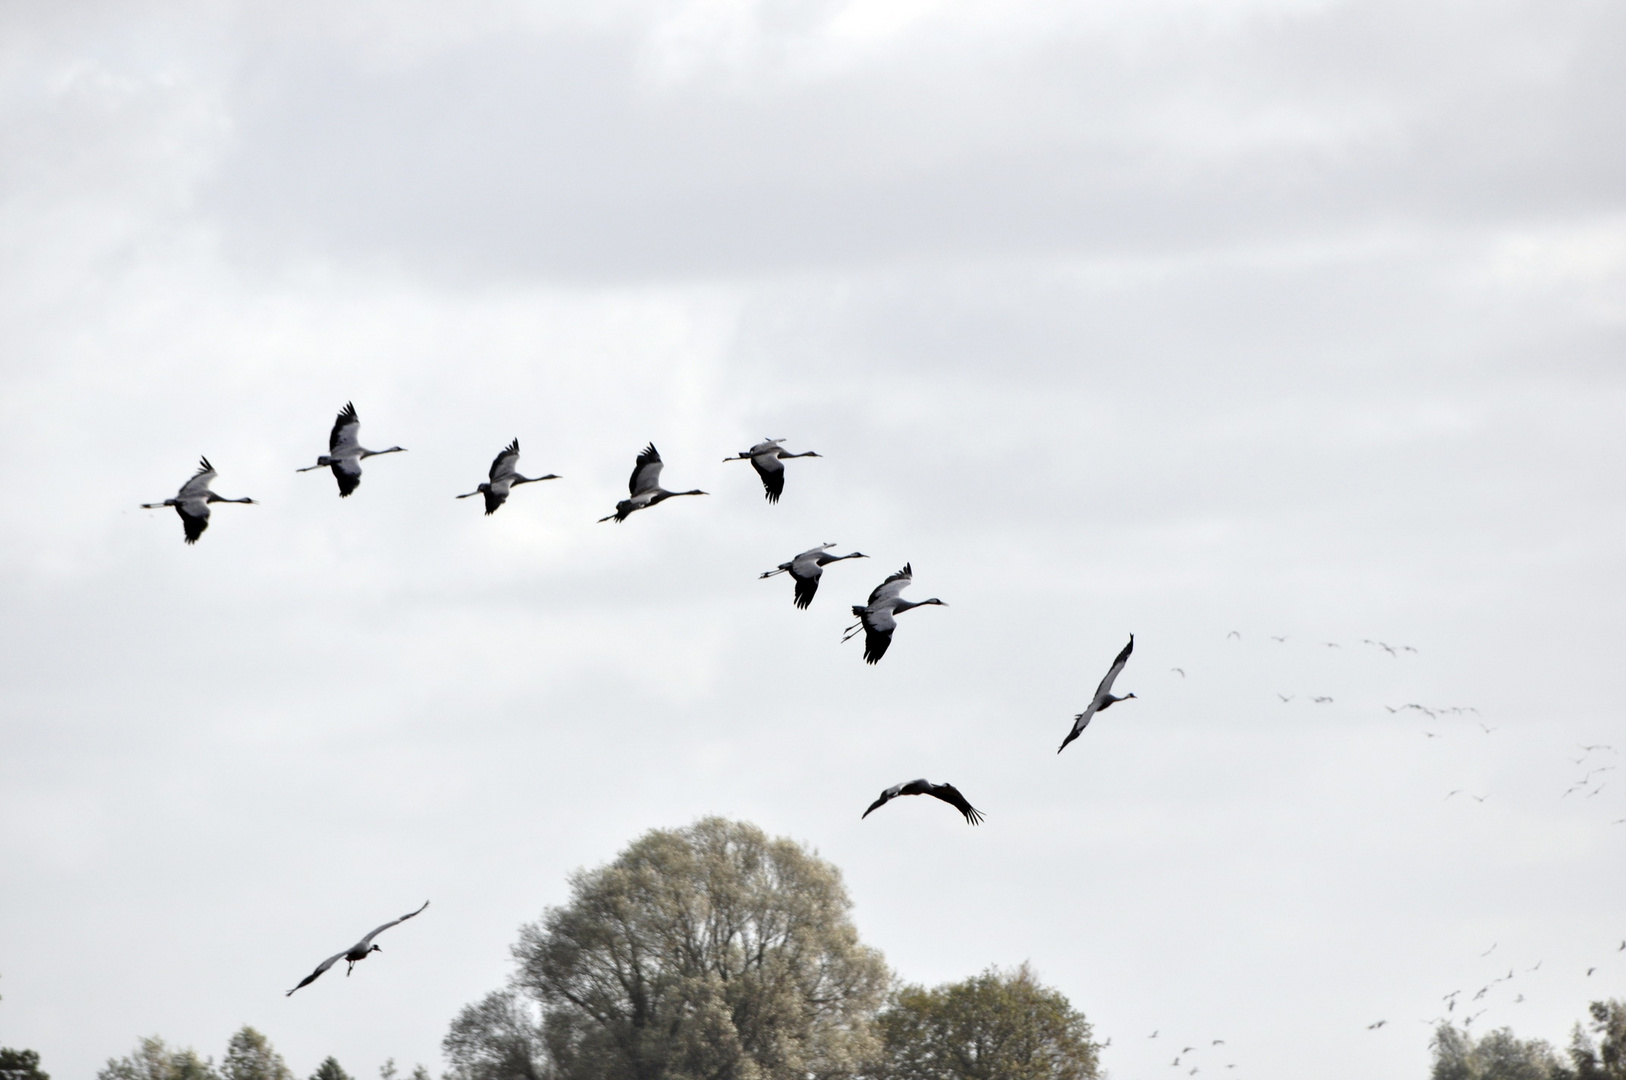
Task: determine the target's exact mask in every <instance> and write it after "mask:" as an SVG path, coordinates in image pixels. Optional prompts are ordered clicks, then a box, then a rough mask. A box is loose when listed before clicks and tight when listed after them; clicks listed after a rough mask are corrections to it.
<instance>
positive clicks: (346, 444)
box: [141, 402, 1135, 996]
mask: <svg viewBox="0 0 1626 1080" xmlns="http://www.w3.org/2000/svg"><path fill="white" fill-rule="evenodd" d="M785 441H786V440H785V439H783V438H777V439H764V440H763V441H761V442H759V443H757V444H756V445H754V446H752V447H751V448H750V449H749V450H742V451H740V452H738V453H736V454H734V455H733V456H731V457H727V458H724V459H723V461H724V462H725V463H726V462H731V461H749V462H750V463H751V467H752V468H753V469H754V470H755V471H756V474H757V476H758V478H759V479H760V480H761V482H762V488H763V494H764V497H765V499H766V500H767V502H768V503H769V504H770V505H772V504H777V503H778V502H779V501H780V499H781V498H782V497H783V496H784V493H785V474H786V469H785V462H786V461H788V460H792V459H795V458H816V457H822V456H823V455H821V454H819V453H818V452H816V451H813V450H803V451H800V452H796V453H793V452H791V451H789V450H786V449H785V448H784V445H783V444H784V443H785ZM404 451H405V447H401V446H391V447H390V448H389V449H387V450H369V449H367V448H366V447H364V446H362V445H361V418H360V415H359V414H358V413H357V411H356V407H355V404H354V403H353V402H346V403H345V406H344V408H343V409H341V410H339V414H338V416H337V417H336V418H335V419H334V422H333V427H332V430H331V431H330V432H329V433H328V452H327V453H326V454H323V455H321V456H319V457H318V458H317V459H316V464H314V465H307V466H304V467H301V468H298V469H296V470H295V471H296V472H311V471H313V470H316V469H328V470H330V471H331V472H332V473H333V478H334V480H335V481H336V482H337V483H338V488H339V496H340V498H346V499H347V498H349V497H350V496H352V495H354V494H355V493H356V491H357V489H358V488H359V487H360V486H361V479H362V462H363V461H365V460H366V459H368V458H372V457H379V456H381V455H384V454H395V453H402V452H404ZM519 457H520V449H519V439H518V438H517V437H516V438H514V439H512V440H510V441H509V443H508V445H507V446H505V447H503V449H502V451H501V452H499V453H498V454H497V456H496V457H495V458H494V459H493V460H492V462H491V466H490V468H489V469H488V470H487V472H486V479H485V480H484V481H482V482H481V483H480V484H479V485H478V486H477V487H476V488H475V489H474V490H473V491H467V492H464V493H462V494H460V495H457V496H455V498H457V499H471V498H473V497H475V496H476V495H479V496H482V497H483V498H484V502H485V514H486V516H487V517H489V516H491V515H492V514H495V513H496V512H497V511H498V510H499V509H501V508H502V507H503V506H504V505H505V504H506V503H507V502H508V500H509V498H510V497H511V495H512V494H513V490H514V489H515V488H517V487H520V486H522V485H525V484H535V483H540V482H541V481H543V480H558V479H561V477H559V476H558V475H556V474H554V473H551V472H550V473H545V474H543V475H541V476H525V475H523V474H522V473H520V471H519ZM665 467H666V463H665V461H663V460H662V458H661V455H660V451H658V450H656V449H655V444H654V443H653V442H651V443H649V444H647V445H646V446H645V447H644V449H643V450H642V451H640V452H639V454H638V456H637V458H636V460H635V461H634V463H633V468H632V475H631V476H630V477H629V478H628V480H627V497H626V498H624V499H621V500H620V501H619V502H617V503H616V504H615V510H614V511H613V512H611V513H609V514H606V515H605V516H604V517H601V518H599V519H598V520H599V521H600V522H601V523H602V522H607V521H614V522H616V523H618V524H620V523H623V522H625V521H626V520H627V519H628V518H630V517H631V516H632V515H633V514H635V513H638V512H640V511H643V510H649V509H651V508H653V507H656V506H659V505H660V504H661V503H663V502H665V501H667V500H668V499H674V498H677V497H679V496H687V495H705V494H708V493H707V492H705V491H702V490H701V489H699V488H691V489H689V490H686V491H676V490H671V489H668V488H666V487H663V486H662V485H661V474H662V471H663V470H664V469H665ZM215 476H216V473H215V470H214V467H213V466H212V465H210V464H209V461H208V459H207V458H204V459H202V460H201V462H200V467H199V469H198V471H197V472H196V473H195V474H193V476H192V477H191V478H190V479H189V480H187V482H186V483H185V484H183V485H182V486H181V489H180V490H179V491H178V492H177V493H176V495H175V497H174V498H172V499H165V500H164V501H163V502H161V503H143V504H141V505H142V506H143V507H144V508H147V509H157V508H160V507H166V506H173V507H174V508H175V511H176V513H177V514H179V515H180V518H181V524H182V526H183V528H184V531H185V540H186V542H187V543H188V544H193V543H196V542H197V540H198V538H199V537H200V536H202V535H203V531H204V530H205V529H206V528H208V526H209V507H210V504H212V503H219V502H237V503H252V502H254V501H255V500H253V499H249V498H239V499H228V498H224V497H222V496H220V495H217V494H215V493H214V492H213V491H212V490H210V484H211V483H212V482H213V481H214V479H215ZM835 546H836V545H835V544H834V543H824V544H820V545H819V546H817V547H813V548H809V549H807V550H806V551H803V552H801V553H800V554H798V555H796V556H794V557H792V558H790V559H788V560H786V561H785V562H782V563H780V564H779V565H778V566H777V567H775V568H774V569H772V570H769V571H766V572H765V573H762V574H761V575H759V576H760V577H761V578H771V577H776V576H778V575H780V574H786V575H788V576H789V577H790V579H791V580H792V581H793V582H794V584H795V588H794V592H793V594H792V598H791V602H792V604H793V605H794V606H795V607H796V608H797V609H798V610H804V611H805V610H807V609H809V608H810V607H811V606H812V604H813V600H814V597H815V596H816V595H817V594H818V591H819V584H820V582H821V580H822V579H823V576H824V570H825V568H826V567H828V566H830V565H832V564H834V563H839V562H845V561H847V560H849V559H867V558H869V556H868V555H866V554H864V553H863V552H861V551H850V552H848V553H847V554H845V555H837V554H833V553H832V551H831V549H832V548H834V547H835ZM913 584H914V567H913V565H912V564H911V563H907V562H906V563H904V564H903V569H901V570H898V571H897V572H895V573H892V574H889V575H887V577H886V578H885V579H884V580H882V581H881V583H880V584H879V585H876V586H875V588H874V589H872V590H871V591H870V593H869V597H868V599H867V600H865V601H864V603H862V604H853V605H852V614H853V616H854V617H855V618H856V619H857V622H855V623H854V624H853V625H852V626H850V627H848V628H847V630H846V632H845V633H844V634H843V635H842V637H841V641H843V642H846V641H849V640H851V639H852V638H854V637H857V636H859V635H860V634H862V635H863V638H864V654H863V659H864V663H865V664H867V665H871V666H873V665H876V664H879V663H880V661H881V659H882V658H883V657H885V656H886V654H887V651H888V650H889V649H890V648H891V646H892V639H893V635H894V634H895V633H896V631H897V626H898V621H897V620H898V616H899V615H901V614H903V613H904V612H906V611H912V610H914V609H916V608H923V607H947V606H948V605H947V604H946V603H945V602H944V601H943V600H940V599H938V598H937V597H935V596H933V597H930V598H927V599H924V600H908V599H905V598H904V596H903V592H904V590H905V589H907V588H909V587H910V586H912V585H913ZM1133 647H1134V638H1133V636H1131V637H1130V643H1129V644H1128V645H1126V646H1124V649H1123V651H1122V652H1120V653H1119V654H1118V657H1117V659H1116V660H1114V661H1113V664H1112V666H1111V668H1110V669H1109V670H1108V672H1107V674H1106V677H1105V678H1103V679H1102V680H1101V684H1100V686H1099V687H1097V689H1096V692H1095V696H1094V698H1092V699H1091V700H1090V702H1089V704H1088V706H1087V707H1086V708H1085V710H1084V712H1082V713H1080V714H1078V716H1077V717H1076V718H1075V720H1074V723H1073V727H1072V730H1071V731H1069V732H1068V734H1067V737H1066V738H1065V739H1064V740H1063V742H1062V747H1063V748H1065V747H1066V746H1067V744H1068V743H1070V742H1072V741H1073V740H1074V739H1076V738H1078V736H1079V734H1080V733H1082V732H1083V730H1084V728H1085V727H1086V726H1088V724H1089V722H1090V719H1091V718H1092V717H1093V716H1095V714H1096V713H1098V712H1100V711H1101V710H1103V709H1105V708H1107V707H1108V706H1110V705H1112V704H1114V703H1116V702H1119V701H1124V700H1127V699H1129V698H1133V697H1134V696H1135V695H1134V694H1125V695H1123V696H1122V697H1114V696H1113V694H1112V686H1113V683H1114V681H1115V680H1116V679H1117V678H1118V676H1119V675H1120V674H1121V673H1122V672H1123V669H1124V665H1125V664H1126V663H1127V662H1128V660H1129V655H1130V652H1131V651H1132V649H1133ZM904 795H930V796H932V797H933V798H935V799H937V800H939V801H941V802H944V803H947V804H948V805H949V806H952V807H953V808H954V809H955V810H957V811H958V812H959V813H960V815H961V817H963V818H964V819H965V821H966V823H967V824H970V825H978V824H981V822H982V821H983V813H982V811H981V810H978V809H977V808H976V807H974V806H972V805H971V802H970V800H969V799H967V798H966V796H965V795H964V794H962V793H961V792H960V789H959V788H957V787H955V786H954V785H953V784H951V783H946V782H945V783H940V784H938V783H932V782H931V781H929V780H925V779H920V780H911V781H907V782H905V783H900V784H894V785H893V786H892V787H889V788H887V789H886V790H884V791H882V792H881V794H880V797H879V798H877V799H876V800H875V801H874V802H872V803H871V804H870V805H869V807H868V808H867V809H866V810H865V811H864V812H863V813H862V814H860V815H859V817H860V819H863V818H867V817H869V815H870V814H872V813H873V812H874V811H876V810H877V809H879V808H880V807H882V806H884V805H886V804H887V803H888V802H890V801H892V800H893V799H896V798H899V797H901V796H904ZM428 906H429V902H428V901H424V904H423V906H422V907H420V908H418V909H417V910H416V911H410V912H408V913H407V914H405V915H402V916H401V917H400V918H397V919H392V920H391V921H389V922H387V923H384V924H383V925H382V926H379V927H376V928H375V929H374V930H373V931H372V932H371V933H369V934H368V935H367V936H366V937H364V938H362V939H361V940H360V941H358V942H356V944H354V945H352V946H350V947H349V948H348V949H345V950H344V951H342V952H337V953H334V954H333V955H332V956H329V957H328V958H327V959H326V960H323V961H322V962H321V963H320V964H318V965H317V967H316V970H314V971H312V972H311V973H310V974H309V975H307V976H305V978H304V979H303V980H301V981H300V982H299V984H298V985H297V986H295V987H294V988H293V990H289V991H288V992H287V993H288V995H290V996H291V995H292V994H293V993H294V991H296V990H300V989H302V988H304V987H306V986H309V985H310V984H311V983H313V982H315V981H316V980H317V979H318V978H319V977H320V976H321V975H322V974H323V973H324V972H326V971H327V970H328V969H329V968H331V967H332V966H333V965H334V964H336V963H338V962H339V961H340V960H344V961H345V962H346V968H345V974H346V975H349V974H350V972H351V970H352V969H354V967H355V965H356V964H358V963H360V962H361V961H362V960H365V959H366V958H367V957H368V956H370V955H372V954H373V953H375V952H380V951H382V950H381V949H380V947H379V946H378V944H377V943H375V942H374V940H373V939H374V938H376V937H377V936H378V935H379V934H381V933H383V932H384V931H385V930H388V929H390V928H391V927H393V926H397V925H399V924H401V923H403V922H405V921H407V920H408V919H411V918H414V917H415V916H417V915H419V914H420V913H422V912H423V910H424V909H425V908H427V907H428Z"/></svg>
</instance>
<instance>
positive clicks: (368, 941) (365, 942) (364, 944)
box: [339, 900, 429, 956]
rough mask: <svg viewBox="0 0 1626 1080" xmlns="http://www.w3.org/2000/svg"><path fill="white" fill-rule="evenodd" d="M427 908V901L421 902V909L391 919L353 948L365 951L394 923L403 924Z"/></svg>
mask: <svg viewBox="0 0 1626 1080" xmlns="http://www.w3.org/2000/svg"><path fill="white" fill-rule="evenodd" d="M428 906H429V901H427V900H425V901H424V902H423V907H421V908H419V909H418V911H409V912H407V913H406V914H405V915H402V916H401V917H400V918H399V919H391V920H390V921H389V922H387V923H385V924H384V925H383V926H380V927H379V928H378V929H376V930H374V931H373V932H372V933H370V934H368V935H367V936H366V937H364V938H362V939H361V940H360V941H358V942H356V945H355V947H356V948H358V949H365V948H366V947H367V946H368V945H370V944H372V940H373V938H375V937H377V936H378V935H379V934H382V933H383V932H384V931H386V930H388V929H389V928H390V927H392V926H394V925H395V924H396V923H404V922H406V921H407V920H408V919H410V918H412V916H414V915H416V914H418V912H421V911H422V910H423V908H426V907H428ZM339 955H341V956H342V955H344V954H343V953H340V954H339Z"/></svg>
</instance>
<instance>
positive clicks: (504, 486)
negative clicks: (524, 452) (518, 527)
mask: <svg viewBox="0 0 1626 1080" xmlns="http://www.w3.org/2000/svg"><path fill="white" fill-rule="evenodd" d="M488 475H489V476H490V479H489V480H487V481H486V482H485V483H483V484H481V485H480V486H479V487H477V488H475V489H474V490H473V491H471V492H469V493H468V494H466V495H459V496H458V498H459V499H469V498H473V497H474V496H476V495H484V496H485V497H486V517H490V516H491V515H492V514H495V513H496V512H497V507H499V506H501V505H502V504H503V503H505V502H507V501H508V490H509V489H510V488H514V487H518V486H519V485H520V484H534V483H537V482H538V481H541V480H557V479H559V478H558V477H557V476H555V475H553V474H552V473H549V474H548V475H546V476H521V475H520V474H519V440H518V439H515V440H514V441H513V442H511V443H509V444H508V445H507V447H505V448H504V449H503V452H502V453H500V454H498V455H497V456H496V458H495V459H494V460H493V461H492V462H491V472H490V473H489V474H488Z"/></svg>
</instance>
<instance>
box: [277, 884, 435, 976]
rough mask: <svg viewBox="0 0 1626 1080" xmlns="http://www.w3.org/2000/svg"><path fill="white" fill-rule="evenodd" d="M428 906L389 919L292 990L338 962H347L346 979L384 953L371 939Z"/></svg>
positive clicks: (333, 957)
mask: <svg viewBox="0 0 1626 1080" xmlns="http://www.w3.org/2000/svg"><path fill="white" fill-rule="evenodd" d="M428 906H429V901H427V900H425V901H424V902H423V907H421V908H419V909H418V910H417V911H409V912H407V913H406V914H405V915H402V916H401V917H400V918H399V919H391V920H390V921H389V922H387V923H385V924H384V925H383V926H380V927H378V928H377V929H376V930H374V931H373V932H372V933H370V934H368V935H367V936H366V937H364V938H362V939H361V940H360V941H358V942H356V943H355V944H354V945H352V946H350V947H349V948H348V949H346V950H344V951H343V952H336V953H334V954H333V955H332V956H330V957H328V958H327V959H326V960H323V961H322V962H321V963H320V964H317V965H316V970H315V971H313V972H311V973H310V974H309V975H307V976H305V977H304V978H303V979H301V980H300V981H299V986H296V987H294V990H298V989H300V987H305V986H309V985H310V984H311V983H313V982H315V981H316V980H317V978H318V977H319V976H320V975H321V974H322V972H324V971H326V970H327V969H328V968H330V967H332V966H333V965H334V964H336V963H338V962H339V961H340V960H344V961H347V962H348V966H347V967H346V968H345V969H344V974H345V977H346V978H348V977H349V975H350V972H351V970H352V969H354V968H355V966H356V965H357V964H359V963H361V962H362V961H363V960H365V959H367V957H369V956H371V955H372V954H373V953H375V952H383V951H384V950H383V949H381V948H379V947H378V946H377V945H375V944H373V938H375V937H377V936H378V935H379V934H382V933H383V932H384V931H386V930H388V929H389V928H390V927H392V926H395V925H397V924H399V923H404V922H406V921H407V920H408V919H410V918H412V916H414V915H417V914H418V913H419V912H421V911H423V908H426V907H428ZM294 990H290V991H288V992H287V993H286V994H284V995H283V997H292V996H293V993H294Z"/></svg>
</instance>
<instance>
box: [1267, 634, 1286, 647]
mask: <svg viewBox="0 0 1626 1080" xmlns="http://www.w3.org/2000/svg"><path fill="white" fill-rule="evenodd" d="M1270 640H1272V641H1274V642H1275V643H1276V644H1278V645H1281V644H1283V643H1285V642H1286V641H1287V639H1286V638H1285V637H1277V636H1276V635H1275V634H1272V635H1270Z"/></svg>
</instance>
